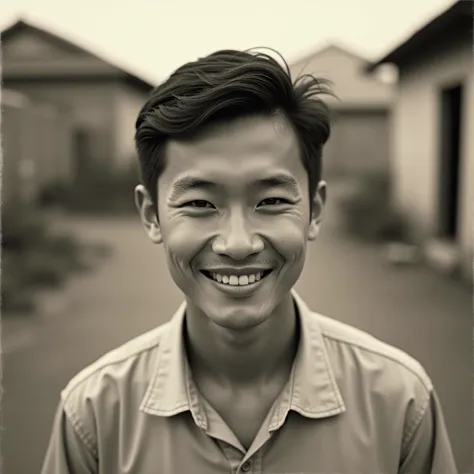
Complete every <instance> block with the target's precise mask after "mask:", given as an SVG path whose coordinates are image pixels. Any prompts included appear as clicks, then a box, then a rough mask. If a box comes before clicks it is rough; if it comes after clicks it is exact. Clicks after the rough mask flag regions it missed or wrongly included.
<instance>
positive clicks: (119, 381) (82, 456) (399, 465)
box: [42, 290, 457, 474]
mask: <svg viewBox="0 0 474 474" xmlns="http://www.w3.org/2000/svg"><path fill="white" fill-rule="evenodd" d="M292 295H293V298H294V300H295V302H296V305H297V308H298V317H299V318H300V328H301V329H300V331H301V333H300V343H299V347H298V351H297V355H296V358H295V361H294V365H293V369H292V372H291V376H290V378H289V380H288V383H287V385H286V387H285V388H284V389H283V391H282V392H281V394H280V396H279V397H278V398H277V400H276V401H275V403H274V405H273V407H272V409H271V410H270V411H269V413H268V416H267V418H266V420H265V421H264V423H263V425H262V426H261V428H260V431H259V432H258V434H257V436H256V438H255V439H254V441H253V443H252V445H251V446H250V448H249V449H248V450H246V449H244V448H243V447H242V445H241V444H240V442H239V441H238V440H237V438H236V436H235V435H234V434H233V432H232V431H231V430H230V428H229V427H228V426H227V425H226V423H225V422H224V421H223V419H222V418H221V417H220V416H219V414H218V413H217V412H216V411H215V410H214V409H213V408H212V407H211V406H210V405H209V404H208V403H207V402H206V401H205V400H204V399H203V398H202V397H201V396H200V395H199V393H198V391H197V389H196V386H195V384H194V382H193V378H192V374H191V372H190V367H189V364H188V361H187V358H186V350H185V346H184V342H183V341H184V339H183V324H184V319H185V310H186V305H185V303H182V305H181V306H180V307H179V308H178V310H177V311H176V313H175V315H174V316H173V318H172V319H171V320H170V321H169V322H168V323H166V324H164V325H162V326H160V327H158V328H156V329H154V330H152V331H150V332H148V333H146V334H144V335H142V336H140V337H138V338H135V339H133V340H131V341H130V342H128V343H126V344H124V345H123V346H121V347H120V348H118V349H116V350H114V351H112V352H110V353H108V354H106V355H105V356H104V357H102V358H101V359H99V360H98V361H97V362H95V363H93V364H92V365H91V366H89V367H88V368H86V369H84V370H83V371H82V372H80V373H79V374H78V375H76V376H75V377H74V378H73V379H72V380H71V381H70V382H69V384H68V385H67V387H66V388H65V389H64V390H63V391H62V392H61V401H60V404H59V407H58V410H57V413H56V417H55V421H54V425H53V432H52V436H51V440H50V444H49V447H48V451H47V453H46V458H45V461H44V466H43V471H42V473H43V474H92V473H93V474H185V473H193V474H223V473H265V474H272V473H292V474H295V473H308V474H309V473H312V474H316V473H332V474H336V473H337V474H362V473H363V474H402V473H403V474H456V473H457V470H456V468H455V463H454V459H453V454H452V451H451V447H450V443H449V440H448V435H447V432H446V427H445V424H444V421H443V416H442V411H441V408H440V403H439V400H438V397H437V395H436V393H435V390H434V389H433V385H432V382H431V381H430V378H429V377H428V375H427V374H426V373H425V371H424V369H423V368H422V366H421V365H420V364H419V363H418V362H417V361H416V360H414V359H413V358H412V357H410V356H409V355H407V354H406V353H404V352H402V351H400V350H398V349H396V348H394V347H392V346H389V345H387V344H385V343H383V342H381V341H379V340H377V339H376V338H374V337H372V336H370V335H369V334H367V333H365V332H363V331H360V330H357V329H355V328H353V327H351V326H348V325H346V324H343V323H341V322H338V321H335V320H333V319H331V318H328V317H325V316H323V315H320V314H317V313H315V312H312V311H310V309H309V308H308V307H307V306H306V304H305V303H304V302H303V300H302V299H301V297H300V296H299V295H298V294H297V293H296V292H295V291H294V290H293V291H292Z"/></svg>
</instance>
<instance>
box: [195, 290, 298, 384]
mask: <svg viewBox="0 0 474 474" xmlns="http://www.w3.org/2000/svg"><path fill="white" fill-rule="evenodd" d="M298 334H299V325H298V318H297V315H296V310H295V307H294V304H293V298H292V296H291V294H288V295H287V297H285V299H284V300H283V301H282V302H281V303H280V304H279V305H278V306H277V307H276V308H275V310H274V311H273V313H272V314H271V315H270V316H269V317H268V318H267V320H266V321H265V322H264V323H262V324H260V325H259V326H258V327H255V328H252V329H251V330H248V331H247V330H245V331H232V330H229V329H226V328H222V327H220V326H217V325H216V324H215V323H213V322H212V321H210V320H209V319H208V318H207V317H206V316H205V315H203V314H200V313H199V311H198V310H197V309H196V308H193V307H190V306H189V305H188V307H187V309H186V339H187V341H186V343H187V344H186V346H187V351H188V359H189V363H190V366H191V369H192V371H193V374H194V376H195V377H196V376H199V377H202V378H207V379H210V380H214V381H216V382H217V383H219V384H222V385H226V386H231V387H236V388H246V387H254V386H255V385H264V384H266V383H267V382H268V381H269V380H271V379H274V378H275V377H284V378H286V377H287V376H288V374H289V372H290V371H291V367H292V365H293V360H294V358H295V355H296V350H297V345H298Z"/></svg>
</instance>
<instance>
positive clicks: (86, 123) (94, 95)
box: [5, 80, 115, 162]
mask: <svg viewBox="0 0 474 474" xmlns="http://www.w3.org/2000/svg"><path fill="white" fill-rule="evenodd" d="M5 85H6V87H11V88H14V89H16V90H18V91H20V92H22V93H24V94H25V95H27V96H28V97H31V98H32V99H33V100H42V101H47V102H50V103H52V104H58V105H59V106H64V107H66V108H68V109H69V110H70V114H71V120H72V124H73V127H74V130H80V129H81V130H86V131H87V132H88V133H89V134H90V147H89V149H90V159H91V160H93V161H95V162H107V161H111V160H114V159H115V157H114V151H115V147H114V130H113V129H114V100H115V99H114V90H113V88H112V87H110V85H109V83H107V82H96V83H94V82H81V81H77V82H49V81H48V82H34V81H19V82H15V81H8V80H5ZM73 140H74V137H73ZM74 159H75V158H74Z"/></svg>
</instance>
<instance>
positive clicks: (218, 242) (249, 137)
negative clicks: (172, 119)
mask: <svg viewBox="0 0 474 474" xmlns="http://www.w3.org/2000/svg"><path fill="white" fill-rule="evenodd" d="M166 162H167V164H166V168H165V171H164V172H163V174H162V175H161V176H160V178H159V180H158V217H159V220H157V219H156V216H153V214H154V212H153V205H152V203H151V200H150V199H149V197H147V194H146V192H145V191H144V188H143V187H138V188H137V191H136V195H137V202H138V206H139V208H140V213H141V216H142V220H143V221H144V224H145V227H146V229H147V231H148V235H149V237H150V238H151V239H152V241H154V242H156V243H161V242H162V243H163V245H164V249H165V253H166V258H167V263H168V267H169V270H170V273H171V276H172V277H173V280H174V281H175V283H176V284H177V286H178V287H179V288H180V289H181V291H183V293H184V294H185V295H186V299H187V303H188V307H189V308H190V310H191V312H192V311H194V312H196V311H197V312H199V313H201V314H203V315H205V316H206V317H207V318H209V319H210V320H211V321H212V322H213V323H215V324H217V325H219V326H221V327H224V328H229V329H245V328H250V327H254V326H257V325H259V324H261V323H262V322H264V321H265V320H267V319H268V318H269V317H270V316H271V314H272V313H273V312H274V310H275V308H276V307H277V306H278V305H279V304H280V303H281V302H282V300H283V298H285V296H288V295H289V291H290V290H291V288H292V287H293V285H294V284H295V283H296V281H297V280H298V278H299V276H300V274H301V272H302V270H303V265H304V260H305V254H306V245H307V241H308V240H313V239H315V238H316V236H317V234H318V230H319V225H320V215H321V211H322V207H323V204H324V199H325V185H324V183H321V184H320V185H319V187H318V191H317V193H316V196H315V199H314V201H313V202H314V204H313V216H312V218H311V219H310V215H309V212H310V205H309V191H308V176H307V173H306V170H305V169H304V167H303V163H302V162H301V159H300V156H299V148H298V143H297V138H296V136H295V134H294V132H293V130H292V129H291V127H290V126H289V125H288V124H287V123H286V121H284V120H283V119H282V118H276V117H273V118H271V117H260V118H245V119H240V120H237V121H234V122H232V123H230V124H224V125H217V126H213V127H212V128H211V129H209V130H208V131H206V133H205V134H201V135H200V136H199V137H198V138H196V139H193V140H190V141H186V142H184V141H180V142H177V141H171V142H169V143H168V145H167V148H166Z"/></svg>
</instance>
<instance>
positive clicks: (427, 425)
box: [399, 390, 458, 474]
mask: <svg viewBox="0 0 474 474" xmlns="http://www.w3.org/2000/svg"><path fill="white" fill-rule="evenodd" d="M414 473H417V474H458V471H457V469H456V464H455V461H454V455H453V452H452V449H451V444H450V442H449V437H448V432H447V429H446V425H445V422H444V417H443V413H442V410H441V405H440V402H439V399H438V396H437V394H436V392H435V391H434V390H433V391H432V392H431V395H430V399H429V401H428V404H427V405H426V408H425V409H424V411H423V412H422V413H421V418H420V421H419V423H418V425H417V426H416V427H415V429H414V432H413V434H412V435H411V437H410V438H409V439H408V441H407V443H406V444H405V449H404V450H403V457H402V460H401V464H400V470H399V474H414Z"/></svg>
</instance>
